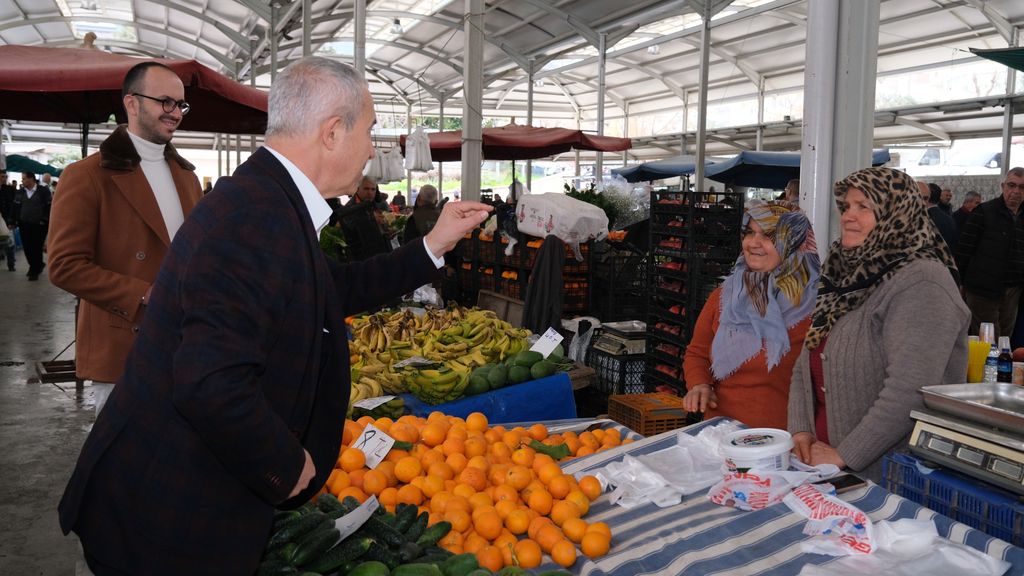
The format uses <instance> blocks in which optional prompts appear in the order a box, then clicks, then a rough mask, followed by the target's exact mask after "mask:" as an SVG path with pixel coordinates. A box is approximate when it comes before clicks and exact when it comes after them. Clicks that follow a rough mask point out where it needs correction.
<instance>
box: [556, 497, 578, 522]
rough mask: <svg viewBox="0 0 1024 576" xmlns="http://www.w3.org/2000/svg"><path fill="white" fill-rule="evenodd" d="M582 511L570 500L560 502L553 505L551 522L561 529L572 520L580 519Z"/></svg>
mask: <svg viewBox="0 0 1024 576" xmlns="http://www.w3.org/2000/svg"><path fill="white" fill-rule="evenodd" d="M580 516H581V514H580V509H579V507H578V506H576V504H574V503H572V502H570V501H569V500H558V501H557V502H555V503H554V504H552V505H551V521H552V522H554V523H555V525H556V526H559V527H561V526H562V525H563V524H565V521H566V520H568V519H570V518H579V517H580Z"/></svg>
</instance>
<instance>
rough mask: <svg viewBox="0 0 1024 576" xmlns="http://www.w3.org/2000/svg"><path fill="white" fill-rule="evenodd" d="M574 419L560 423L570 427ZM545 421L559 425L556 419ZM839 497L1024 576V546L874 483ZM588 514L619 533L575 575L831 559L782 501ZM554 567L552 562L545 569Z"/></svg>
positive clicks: (640, 450) (721, 570)
mask: <svg viewBox="0 0 1024 576" xmlns="http://www.w3.org/2000/svg"><path fill="white" fill-rule="evenodd" d="M720 421H722V419H713V420H710V421H707V422H701V423H700V424H695V425H693V426H690V427H689V428H686V429H684V431H685V432H687V433H690V434H696V433H697V432H699V431H700V430H701V429H703V428H704V427H705V426H709V425H712V424H715V423H717V422H720ZM573 422H574V421H562V422H559V423H557V424H558V425H561V426H572V425H573ZM575 422H577V426H585V422H584V421H575ZM593 422H594V421H591V423H593ZM599 423H600V424H601V425H602V426H603V427H607V426H616V427H619V428H620V429H621V426H618V425H616V424H615V423H614V422H611V421H607V420H605V421H599ZM547 424H549V425H556V423H554V422H552V423H547ZM677 432H679V431H672V432H666V433H664V434H660V435H658V436H652V437H650V438H643V439H640V440H637V441H636V442H634V443H632V444H628V445H625V446H621V447H618V448H615V449H612V450H608V451H605V452H599V453H597V454H593V455H590V456H586V457H584V458H580V459H578V460H575V461H572V462H569V463H567V464H566V465H564V466H563V467H562V468H563V470H564V471H565V472H566V473H570V474H576V473H578V472H585V471H588V470H593V469H596V468H600V467H603V466H605V465H607V464H608V463H609V462H612V461H616V460H621V458H622V456H623V454H625V453H629V454H631V455H634V456H636V455H641V454H647V453H650V452H655V451H657V450H662V449H664V448H667V447H669V446H671V445H673V444H675V442H676V439H675V434H676V433H677ZM842 498H843V499H844V500H846V501H848V502H850V503H851V504H853V505H854V506H856V507H858V508H860V509H861V510H863V511H864V512H866V513H867V514H868V516H869V517H870V518H871V519H872V520H874V521H876V522H877V521H880V520H899V519H903V518H918V519H931V520H934V522H935V525H936V527H937V529H938V532H939V534H940V535H941V536H944V537H946V538H949V539H950V540H952V541H953V542H959V543H964V544H967V545H968V546H971V547H973V548H976V549H978V550H981V551H984V552H986V553H988V554H990V555H991V556H993V557H996V558H1001V559H1004V560H1007V561H1008V562H1010V563H1011V564H1013V567H1012V568H1011V569H1010V571H1009V572H1007V574H1010V575H1015V576H1024V549H1021V548H1017V547H1014V546H1011V545H1010V544H1007V543H1006V542H1004V541H1002V540H999V539H997V538H993V537H991V536H988V535H987V534H985V533H983V532H980V531H978V530H975V529H973V528H970V527H968V526H966V525H965V524H961V523H959V522H955V521H953V520H950V519H949V518H946V517H945V516H941V515H939V514H937V513H935V512H933V511H931V510H929V509H927V508H924V507H922V506H920V505H919V504H916V503H914V502H911V501H909V500H907V499H905V498H901V497H899V496H896V495H895V494H892V493H890V492H888V491H887V490H885V489H883V488H881V487H880V486H877V485H875V484H869V487H867V488H862V489H860V490H854V491H852V492H849V493H847V494H845V495H843V496H842ZM586 519H587V520H588V521H591V522H595V521H604V522H607V523H608V524H609V525H610V526H611V528H612V532H613V534H614V537H613V539H612V549H611V551H610V552H609V553H608V554H607V555H606V556H604V557H601V558H599V559H597V561H596V562H595V561H591V560H589V559H587V558H586V557H584V556H580V559H579V560H577V563H576V564H575V565H574V566H573V568H572V572H573V573H574V574H582V575H590V574H594V575H600V574H616V575H630V576H633V575H642V574H658V575H670V574H671V575H677V574H678V575H682V574H686V575H694V576H712V575H724V574H729V575H734V574H744V575H745V574H772V575H775V574H778V575H784V574H797V573H799V572H800V568H801V567H802V566H804V565H805V564H824V563H827V562H830V561H832V560H834V558H833V557H831V556H824V555H820V554H805V553H802V552H801V551H800V542H801V541H802V540H805V539H807V538H808V536H805V535H804V534H803V533H802V532H801V530H802V529H803V526H804V522H805V520H804V518H803V517H801V516H799V515H797V514H795V513H793V512H791V511H790V510H789V508H787V507H786V506H785V505H784V504H779V505H776V506H772V507H771V508H768V509H766V510H759V511H756V512H742V511H738V510H735V509H732V508H727V507H723V506H718V505H716V504H712V503H711V502H710V501H708V499H707V497H706V496H705V495H704V493H697V494H694V495H693V496H689V497H687V498H686V499H685V500H684V501H683V502H682V503H680V504H678V505H676V506H673V507H670V508H658V507H656V506H654V505H653V504H648V505H644V506H640V507H638V508H634V509H631V510H627V509H625V508H622V507H619V506H613V505H611V504H610V503H609V502H608V496H607V494H605V495H602V496H601V497H600V498H599V499H598V500H597V501H595V502H594V504H593V506H592V507H591V509H590V512H589V513H588V514H587V518H586ZM554 567H555V566H553V565H548V566H544V567H542V569H547V568H554Z"/></svg>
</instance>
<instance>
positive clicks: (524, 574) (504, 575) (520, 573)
mask: <svg viewBox="0 0 1024 576" xmlns="http://www.w3.org/2000/svg"><path fill="white" fill-rule="evenodd" d="M529 574H531V572H528V571H526V570H523V569H522V568H520V567H519V566H505V567H504V568H502V569H501V570H498V572H497V573H496V574H495V576H528V575H529Z"/></svg>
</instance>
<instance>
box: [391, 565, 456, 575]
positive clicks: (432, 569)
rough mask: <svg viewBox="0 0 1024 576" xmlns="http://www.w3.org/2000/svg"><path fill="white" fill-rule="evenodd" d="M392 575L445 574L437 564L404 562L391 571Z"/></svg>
mask: <svg viewBox="0 0 1024 576" xmlns="http://www.w3.org/2000/svg"><path fill="white" fill-rule="evenodd" d="M391 576H444V573H443V572H441V569H440V568H438V567H437V565H436V564H402V565H401V566H398V567H397V568H395V569H394V570H392V571H391Z"/></svg>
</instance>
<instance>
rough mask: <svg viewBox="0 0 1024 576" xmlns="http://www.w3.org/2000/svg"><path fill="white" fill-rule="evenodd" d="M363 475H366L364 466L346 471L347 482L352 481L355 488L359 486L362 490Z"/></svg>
mask: <svg viewBox="0 0 1024 576" xmlns="http://www.w3.org/2000/svg"><path fill="white" fill-rule="evenodd" d="M365 475H366V468H360V469H358V470H353V471H351V472H349V473H348V480H349V482H351V483H352V485H353V486H355V487H356V488H359V489H360V490H362V489H363V476H365Z"/></svg>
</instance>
